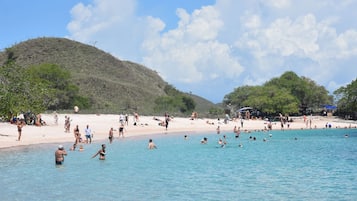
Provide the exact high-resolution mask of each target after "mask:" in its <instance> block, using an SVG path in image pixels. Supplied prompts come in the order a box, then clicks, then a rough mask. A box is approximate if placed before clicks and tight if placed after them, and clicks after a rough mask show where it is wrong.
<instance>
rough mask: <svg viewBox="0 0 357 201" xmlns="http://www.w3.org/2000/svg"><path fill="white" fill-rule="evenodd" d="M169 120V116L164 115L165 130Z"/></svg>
mask: <svg viewBox="0 0 357 201" xmlns="http://www.w3.org/2000/svg"><path fill="white" fill-rule="evenodd" d="M169 121H170V116H169V115H167V116H166V117H165V128H166V130H167V127H168V126H169Z"/></svg>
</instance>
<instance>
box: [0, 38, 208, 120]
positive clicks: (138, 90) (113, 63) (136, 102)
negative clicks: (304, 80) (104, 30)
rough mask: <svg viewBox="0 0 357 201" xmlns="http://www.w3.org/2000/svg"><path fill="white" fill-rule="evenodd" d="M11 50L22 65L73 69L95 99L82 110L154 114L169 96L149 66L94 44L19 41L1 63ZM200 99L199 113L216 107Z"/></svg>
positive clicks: (0, 57)
mask: <svg viewBox="0 0 357 201" xmlns="http://www.w3.org/2000/svg"><path fill="white" fill-rule="evenodd" d="M9 52H11V53H12V54H13V55H12V58H15V62H16V64H17V65H20V66H22V67H29V66H33V65H40V64H44V63H49V64H56V65H58V66H60V67H61V68H64V69H66V70H69V71H70V72H71V75H72V78H71V79H72V81H73V83H75V84H76V85H77V86H78V87H79V89H80V92H79V93H80V95H83V96H87V97H89V98H90V100H91V102H92V108H91V110H90V111H82V112H91V113H93V112H95V113H119V112H125V113H132V112H134V111H138V112H139V113H140V114H146V115H149V114H154V106H155V103H154V101H155V99H156V98H157V97H159V96H163V95H165V91H164V89H165V86H167V85H168V83H167V82H166V81H164V80H163V79H162V78H161V77H160V76H159V75H158V73H157V72H155V71H153V70H151V69H149V68H147V67H145V66H142V65H139V64H136V63H133V62H130V61H121V60H119V59H117V58H115V57H113V56H112V55H110V54H108V53H106V52H104V51H102V50H100V49H98V48H96V47H94V46H90V45H86V44H82V43H79V42H76V41H73V40H69V39H65V38H36V39H31V40H27V41H24V42H21V43H19V44H16V45H14V46H12V47H10V48H7V49H6V50H5V51H4V52H0V65H4V63H5V62H6V61H7V57H8V54H9ZM199 100H200V104H199V105H198V107H197V109H198V108H199V111H198V112H202V113H206V112H207V111H208V110H209V108H210V107H212V106H214V104H213V103H211V102H209V101H207V100H205V99H202V98H199ZM202 102H203V103H204V104H203V105H204V107H203V105H202ZM196 105H197V103H196Z"/></svg>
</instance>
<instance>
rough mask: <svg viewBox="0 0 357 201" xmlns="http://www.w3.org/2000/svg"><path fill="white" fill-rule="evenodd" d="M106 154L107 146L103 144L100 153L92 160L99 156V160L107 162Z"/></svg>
mask: <svg viewBox="0 0 357 201" xmlns="http://www.w3.org/2000/svg"><path fill="white" fill-rule="evenodd" d="M105 154H106V153H105V144H102V148H101V149H99V150H98V152H97V153H96V154H94V155H93V156H92V158H95V157H96V156H98V155H99V160H105Z"/></svg>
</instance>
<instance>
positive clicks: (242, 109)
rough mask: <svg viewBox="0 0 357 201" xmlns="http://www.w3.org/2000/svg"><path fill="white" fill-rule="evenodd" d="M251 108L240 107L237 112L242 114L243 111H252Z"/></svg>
mask: <svg viewBox="0 0 357 201" xmlns="http://www.w3.org/2000/svg"><path fill="white" fill-rule="evenodd" d="M252 109H253V108H251V107H242V108H241V109H239V110H238V111H237V112H243V111H246V110H252Z"/></svg>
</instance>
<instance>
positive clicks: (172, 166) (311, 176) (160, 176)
mask: <svg viewBox="0 0 357 201" xmlns="http://www.w3.org/2000/svg"><path fill="white" fill-rule="evenodd" d="M184 134H188V136H189V139H188V140H184V137H183V136H184ZM184 134H175V135H174V134H167V135H155V136H150V138H153V140H154V142H155V143H156V145H157V146H158V149H156V150H148V149H147V148H146V147H147V142H148V139H149V137H139V138H125V139H115V140H114V142H113V144H109V143H108V142H107V141H106V142H105V143H106V144H107V159H106V160H105V161H100V160H98V158H95V159H91V156H92V155H93V154H95V153H96V151H97V150H98V149H99V148H100V144H101V143H102V142H95V143H93V144H91V145H84V146H85V150H84V151H83V152H79V151H68V156H67V157H66V158H65V164H64V165H63V166H62V167H56V166H55V165H54V151H55V150H56V149H57V144H44V145H35V146H26V147H20V148H10V149H2V150H0V200H2V201H7V200H11V201H13V200H27V201H28V200H51V201H52V200H64V201H70V200H76V201H77V200H130V201H131V200H155V201H156V200H158V201H160V200H165V201H167V200H195V201H197V200H219V201H222V200H289V201H291V200H299V201H300V200H351V201H352V200H357V130H356V129H322V130H297V131H272V132H269V133H267V132H253V133H249V134H244V133H243V134H241V136H240V138H238V139H236V138H235V137H234V134H233V133H229V132H227V133H221V134H220V135H217V134H215V133H214V132H212V133H202V134H190V133H184ZM224 134H225V135H226V136H227V145H226V147H225V148H220V147H219V146H218V144H217V141H218V139H219V138H222V136H223V135H224ZM345 135H348V137H346V136H345ZM250 136H252V137H256V141H253V140H251V139H250ZM203 137H207V138H208V144H206V145H202V144H200V140H201V138H203ZM264 138H266V139H267V141H263V139H264ZM239 144H242V145H243V147H239V146H238V145H239ZM64 145H65V147H66V148H67V150H68V148H69V146H70V144H64Z"/></svg>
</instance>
